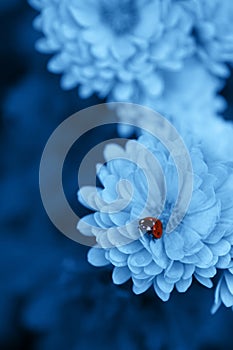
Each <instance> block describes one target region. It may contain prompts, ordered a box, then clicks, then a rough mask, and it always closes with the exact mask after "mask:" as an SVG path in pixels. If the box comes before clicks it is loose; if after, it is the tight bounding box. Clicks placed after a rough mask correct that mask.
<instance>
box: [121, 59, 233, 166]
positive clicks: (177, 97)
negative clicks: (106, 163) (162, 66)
mask: <svg viewBox="0 0 233 350" xmlns="http://www.w3.org/2000/svg"><path fill="white" fill-rule="evenodd" d="M162 77H163V81H164V90H163V93H162V94H161V95H160V96H159V97H157V98H154V99H151V98H148V97H147V98H145V99H144V102H143V103H144V105H147V106H148V107H150V108H153V109H154V110H155V111H158V112H160V113H161V114H162V115H163V116H165V117H167V119H169V120H170V121H172V122H173V121H174V122H175V124H176V126H177V127H178V126H179V130H180V131H181V132H182V129H183V128H184V127H185V128H189V129H190V132H192V134H195V135H196V137H197V138H199V139H200V141H201V142H202V143H203V144H204V145H205V146H207V147H208V149H209V150H210V151H211V152H212V153H213V154H214V156H215V157H218V158H220V159H222V160H223V159H224V160H233V154H232V147H231V140H232V137H233V125H232V122H226V121H224V120H223V119H222V118H221V115H222V114H223V112H224V110H225V109H226V107H227V102H226V101H225V99H224V98H223V96H221V95H220V94H219V92H220V91H221V90H222V88H223V85H224V81H223V79H220V78H218V77H216V76H213V75H212V74H211V73H210V72H209V71H208V70H207V68H206V67H205V66H204V65H203V64H202V62H201V61H200V60H198V59H197V58H191V59H187V60H185V61H184V66H183V68H182V69H180V70H179V71H177V72H172V73H171V72H169V73H167V72H163V74H162ZM134 112H135V108H134V106H133V105H132V108H131V105H130V104H129V105H128V106H124V108H121V105H119V108H118V112H117V114H118V118H119V121H120V122H122V123H124V122H130V123H132V124H136V125H138V124H139V125H140V126H141V127H142V128H143V126H144V125H150V127H151V128H153V125H154V128H155V130H156V125H155V121H154V119H153V117H154V115H153V114H151V113H148V114H146V113H145V114H144V115H143V116H142V118H141V119H140V118H138V117H137V114H135V113H134ZM204 124H205V125H209V126H210V127H211V132H210V130H209V128H205V127H203V125H204ZM118 131H119V134H120V135H121V136H124V137H128V136H130V135H131V134H132V133H133V132H134V131H135V130H134V129H133V128H132V127H129V126H126V125H119V126H118ZM216 140H221V142H219V144H218V147H216Z"/></svg>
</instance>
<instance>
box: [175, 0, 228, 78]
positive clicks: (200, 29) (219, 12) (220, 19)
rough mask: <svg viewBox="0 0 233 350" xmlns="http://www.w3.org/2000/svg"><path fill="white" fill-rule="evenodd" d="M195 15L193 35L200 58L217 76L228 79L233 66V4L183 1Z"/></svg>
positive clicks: (213, 0)
mask: <svg viewBox="0 0 233 350" xmlns="http://www.w3.org/2000/svg"><path fill="white" fill-rule="evenodd" d="M181 3H182V5H183V6H184V7H185V8H186V10H187V11H190V13H192V14H193V23H194V26H193V35H194V37H195V39H196V40H195V42H196V50H197V54H198V56H199V57H200V58H201V59H202V60H203V62H204V63H205V65H206V67H207V68H208V69H210V70H211V71H212V72H213V73H214V74H216V75H219V76H227V75H228V68H227V66H226V64H225V63H226V62H231V63H232V62H233V27H232V18H233V2H232V1H231V0H188V1H182V2H181Z"/></svg>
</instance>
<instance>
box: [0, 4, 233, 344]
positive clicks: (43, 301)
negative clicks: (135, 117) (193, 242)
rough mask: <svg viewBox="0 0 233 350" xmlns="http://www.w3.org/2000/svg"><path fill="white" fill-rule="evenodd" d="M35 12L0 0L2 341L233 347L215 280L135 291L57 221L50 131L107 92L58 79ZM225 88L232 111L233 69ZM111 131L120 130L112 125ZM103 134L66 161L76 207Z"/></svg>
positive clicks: (232, 317) (231, 321) (232, 322)
mask: <svg viewBox="0 0 233 350" xmlns="http://www.w3.org/2000/svg"><path fill="white" fill-rule="evenodd" d="M35 15H36V12H34V11H33V10H32V9H31V8H30V7H29V6H28V5H27V4H26V2H25V1H24V0H6V1H4V0H1V3H0V23H1V30H0V35H1V37H0V50H1V64H0V69H1V75H0V76H1V86H0V99H1V104H0V106H1V115H0V118H1V119H0V152H1V162H0V164H1V165H0V167H1V171H0V221H1V231H0V235H1V241H0V349H17V350H18V349H23V350H26V349H42V350H47V349H56V350H67V349H72V350H76V349H77V350H79V349H81V350H83V349H110V348H111V349H122V348H123V346H124V347H126V348H128V349H136V350H137V349H140V350H144V349H145V350H147V349H148V350H156V349H161V350H166V349H172V350H173V349H174V350H176V349H201V350H204V349H213V350H217V349H232V348H233V339H232V329H233V313H232V310H230V309H226V308H224V307H222V308H221V309H220V310H219V311H218V312H217V314H216V315H214V316H211V315H210V308H211V305H212V302H213V296H214V293H213V290H207V289H205V288H204V287H201V286H200V285H198V284H197V283H194V284H193V286H192V287H191V288H190V290H189V291H188V292H187V293H185V294H179V293H176V292H174V293H173V294H172V297H171V300H170V301H168V302H167V303H163V302H161V301H160V300H159V299H158V298H157V297H156V296H155V294H154V293H153V291H148V292H147V293H145V294H143V295H141V296H135V295H134V294H133V293H132V292H131V289H130V283H128V284H125V285H124V286H122V287H119V286H115V285H113V284H112V282H111V273H110V270H109V269H108V268H98V269H97V268H94V267H92V266H89V264H88V263H87V261H86V253H87V248H86V247H83V246H80V245H78V244H77V243H74V242H72V241H70V240H69V239H67V238H66V237H64V236H63V235H62V234H61V233H59V232H58V231H56V229H55V228H54V227H53V225H52V224H51V223H50V221H49V219H48V217H47V215H46V213H45V211H44V209H43V206H42V203H41V200H40V195H39V187H38V168H39V162H40V157H41V153H42V150H43V147H44V145H45V143H46V140H47V139H48V137H49V135H50V134H51V132H52V131H53V130H54V129H55V128H56V126H58V125H59V123H60V122H61V121H62V120H64V119H65V118H66V117H68V116H69V115H71V114H72V113H74V112H76V111H78V110H80V109H82V108H85V107H88V106H90V105H94V104H97V103H100V102H104V101H100V100H98V99H97V98H96V97H95V96H94V97H92V98H91V99H88V100H80V99H79V98H78V94H77V91H76V90H73V91H69V92H65V91H62V90H61V89H60V86H59V77H58V76H55V75H52V74H50V73H48V71H47V70H46V64H47V61H48V58H49V57H48V56H43V55H41V54H39V53H37V52H36V51H35V50H34V44H35V41H36V39H37V38H38V37H39V34H38V33H36V32H35V31H34V30H33V28H32V20H33V18H34V17H35ZM222 93H223V95H224V96H225V97H226V98H227V101H228V103H229V109H228V111H227V115H228V116H229V115H232V114H233V113H232V100H231V96H232V93H233V82H232V80H231V79H229V80H228V82H227V85H226V88H225V89H224V90H223V92H222ZM105 133H107V135H108V138H111V137H116V135H117V134H116V130H115V128H113V127H111V128H107V129H106V130H105ZM101 140H103V139H101V138H100V136H99V133H97V132H95V131H93V132H91V133H89V134H88V135H87V137H86V138H82V141H81V142H82V143H81V150H82V151H81V152H80V151H79V152H77V148H75V147H74V149H73V150H72V154H70V155H69V157H68V159H67V162H66V165H65V172H64V184H65V190H66V193H67V196H68V198H69V201H70V203H71V204H72V206H73V208H74V209H75V210H76V212H77V213H78V214H79V215H83V214H85V213H86V212H85V210H84V209H83V208H81V206H79V205H78V203H77V201H76V191H77V184H76V172H77V169H78V164H79V162H80V161H81V159H82V157H83V156H84V155H85V153H86V152H87V151H88V149H90V148H91V147H92V146H93V145H94V144H96V143H98V142H100V141H101ZM79 149H80V145H79Z"/></svg>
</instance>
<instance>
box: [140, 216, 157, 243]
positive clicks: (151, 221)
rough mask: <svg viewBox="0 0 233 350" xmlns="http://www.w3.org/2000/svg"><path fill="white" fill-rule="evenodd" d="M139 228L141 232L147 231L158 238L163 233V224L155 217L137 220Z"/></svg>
mask: <svg viewBox="0 0 233 350" xmlns="http://www.w3.org/2000/svg"><path fill="white" fill-rule="evenodd" d="M139 230H140V231H141V232H142V233H148V234H149V235H152V236H153V237H154V238H156V239H159V238H161V237H162V234H163V224H162V222H161V221H160V220H159V219H157V218H153V217H146V218H144V219H141V220H140V221H139Z"/></svg>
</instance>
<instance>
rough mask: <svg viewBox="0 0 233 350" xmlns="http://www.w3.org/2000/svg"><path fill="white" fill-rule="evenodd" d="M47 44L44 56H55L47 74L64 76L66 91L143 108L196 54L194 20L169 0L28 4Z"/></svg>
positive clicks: (39, 1) (40, 45)
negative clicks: (35, 13) (166, 75)
mask: <svg viewBox="0 0 233 350" xmlns="http://www.w3.org/2000/svg"><path fill="white" fill-rule="evenodd" d="M29 2H30V4H31V5H32V6H34V7H35V8H36V9H38V10H39V11H40V12H41V13H40V15H39V16H38V17H37V19H36V21H35V26H36V28H37V29H39V30H41V31H42V32H43V33H44V38H43V39H41V40H39V41H38V42H37V48H38V50H39V51H42V52H46V53H56V54H55V56H54V57H53V58H52V59H51V60H50V62H49V65H48V68H49V70H50V71H52V72H54V73H63V77H62V81H61V85H62V87H63V88H64V89H70V88H74V87H76V86H79V93H80V96H82V97H88V96H89V95H91V94H92V93H94V92H96V93H97V94H98V95H99V96H100V97H106V96H109V98H110V99H111V100H117V101H119V100H121V101H137V102H140V100H141V98H143V95H144V94H146V95H148V96H151V97H152V98H153V97H155V96H158V95H159V94H160V93H161V92H162V91H163V78H162V71H168V72H170V71H174V70H175V71H176V70H178V69H180V68H181V67H182V65H183V60H184V59H185V58H186V57H187V56H189V55H191V54H192V52H193V50H194V45H193V38H192V37H191V35H190V33H191V28H192V20H191V17H192V15H191V14H190V13H189V12H188V11H186V10H185V9H183V7H182V6H181V5H180V3H179V2H174V1H171V0H165V1H163V2H161V1H158V0H123V1H122V0H121V1H119V0H113V1H107V0H99V1H95V0H86V1H74V0H72V1H58V0H53V1H42V0H29Z"/></svg>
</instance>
